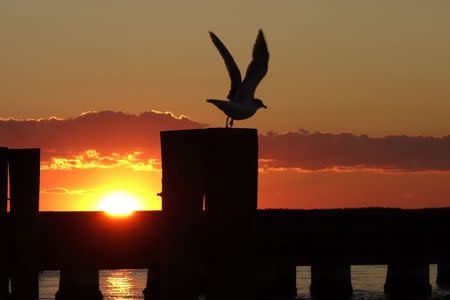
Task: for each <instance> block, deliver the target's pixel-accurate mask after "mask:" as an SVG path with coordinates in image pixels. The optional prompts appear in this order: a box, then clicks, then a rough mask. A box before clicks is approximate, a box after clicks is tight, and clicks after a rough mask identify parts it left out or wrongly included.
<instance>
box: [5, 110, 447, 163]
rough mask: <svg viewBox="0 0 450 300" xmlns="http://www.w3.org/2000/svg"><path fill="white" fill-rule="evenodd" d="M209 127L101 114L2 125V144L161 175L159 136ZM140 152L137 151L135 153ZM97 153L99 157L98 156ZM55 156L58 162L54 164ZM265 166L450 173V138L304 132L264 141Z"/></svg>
mask: <svg viewBox="0 0 450 300" xmlns="http://www.w3.org/2000/svg"><path fill="white" fill-rule="evenodd" d="M201 127H205V124H201V123H198V122H195V121H193V120H190V119H189V118H186V117H175V116H173V115H172V114H171V113H160V112H154V111H152V112H145V113H142V114H139V115H133V114H125V113H121V112H112V111H102V112H90V113H85V114H82V115H81V116H79V117H77V118H73V119H65V120H60V119H56V118H49V119H44V120H15V119H8V120H1V119H0V146H7V147H40V148H42V160H43V161H44V162H46V161H47V165H46V166H47V167H48V168H57V169H58V168H59V169H67V168H69V169H70V168H78V167H80V168H81V167H82V168H88V167H92V168H95V167H98V166H101V167H114V166H122V167H123V166H125V167H131V168H135V169H142V170H148V169H155V168H156V169H157V168H158V166H157V161H156V162H155V161H153V160H152V159H159V157H160V148H159V132H160V131H161V130H175V129H190V128H201ZM136 151H138V152H136ZM94 154H95V155H94ZM55 158H57V159H55ZM260 158H261V166H262V167H263V168H279V169H283V168H294V169H301V170H306V171H308V170H310V171H315V170H327V169H336V170H354V169H361V168H370V169H378V170H403V171H423V170H425V171H428V170H436V171H448V170H450V136H446V137H421V136H418V137H410V136H386V137H377V138H373V137H368V136H366V135H354V134H350V133H343V134H329V133H310V132H307V131H305V130H299V131H296V132H290V133H286V134H275V133H270V134H266V135H262V136H260Z"/></svg>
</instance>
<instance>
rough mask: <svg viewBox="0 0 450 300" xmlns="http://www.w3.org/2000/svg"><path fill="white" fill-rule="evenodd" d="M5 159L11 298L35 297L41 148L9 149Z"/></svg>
mask: <svg viewBox="0 0 450 300" xmlns="http://www.w3.org/2000/svg"><path fill="white" fill-rule="evenodd" d="M8 160H9V170H10V172H9V174H10V196H11V202H10V207H11V215H12V216H13V223H14V224H13V236H14V250H15V251H14V254H15V257H14V270H13V273H12V278H11V279H12V280H11V285H12V298H13V299H21V300H22V299H27V300H29V299H38V297H39V270H38V261H37V256H38V253H37V251H38V250H37V249H38V248H39V246H38V243H37V240H36V228H37V218H36V217H37V214H38V212H39V174H40V150H39V149H10V150H9V151H8Z"/></svg>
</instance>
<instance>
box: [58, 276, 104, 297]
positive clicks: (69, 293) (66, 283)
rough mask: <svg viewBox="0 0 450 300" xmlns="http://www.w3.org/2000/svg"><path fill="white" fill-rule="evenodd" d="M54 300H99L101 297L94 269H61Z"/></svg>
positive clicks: (97, 277)
mask: <svg viewBox="0 0 450 300" xmlns="http://www.w3.org/2000/svg"><path fill="white" fill-rule="evenodd" d="M55 299H56V300H78V299H85V300H100V299H103V295H102V293H101V291H100V287H99V275H98V270H96V269H84V270H80V269H63V270H61V272H60V275H59V289H58V292H57V293H56V295H55Z"/></svg>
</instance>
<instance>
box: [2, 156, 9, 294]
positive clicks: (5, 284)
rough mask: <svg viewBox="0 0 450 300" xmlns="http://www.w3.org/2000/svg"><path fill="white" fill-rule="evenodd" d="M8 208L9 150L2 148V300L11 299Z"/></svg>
mask: <svg viewBox="0 0 450 300" xmlns="http://www.w3.org/2000/svg"><path fill="white" fill-rule="evenodd" d="M7 207H8V148H3V147H0V240H1V243H0V300H4V299H9V297H10V293H9V274H8V266H7V261H8V244H9V239H8V232H6V228H5V227H6V226H5V224H6V214H7Z"/></svg>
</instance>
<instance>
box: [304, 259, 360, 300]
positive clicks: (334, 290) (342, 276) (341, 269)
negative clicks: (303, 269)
mask: <svg viewBox="0 0 450 300" xmlns="http://www.w3.org/2000/svg"><path fill="white" fill-rule="evenodd" d="M309 290H310V293H311V296H314V297H326V296H332V297H336V298H342V297H349V296H351V295H352V294H353V288H352V276H351V267H350V265H348V264H336V263H332V262H330V263H325V262H324V263H322V264H314V265H312V266H311V286H310V288H309Z"/></svg>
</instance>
